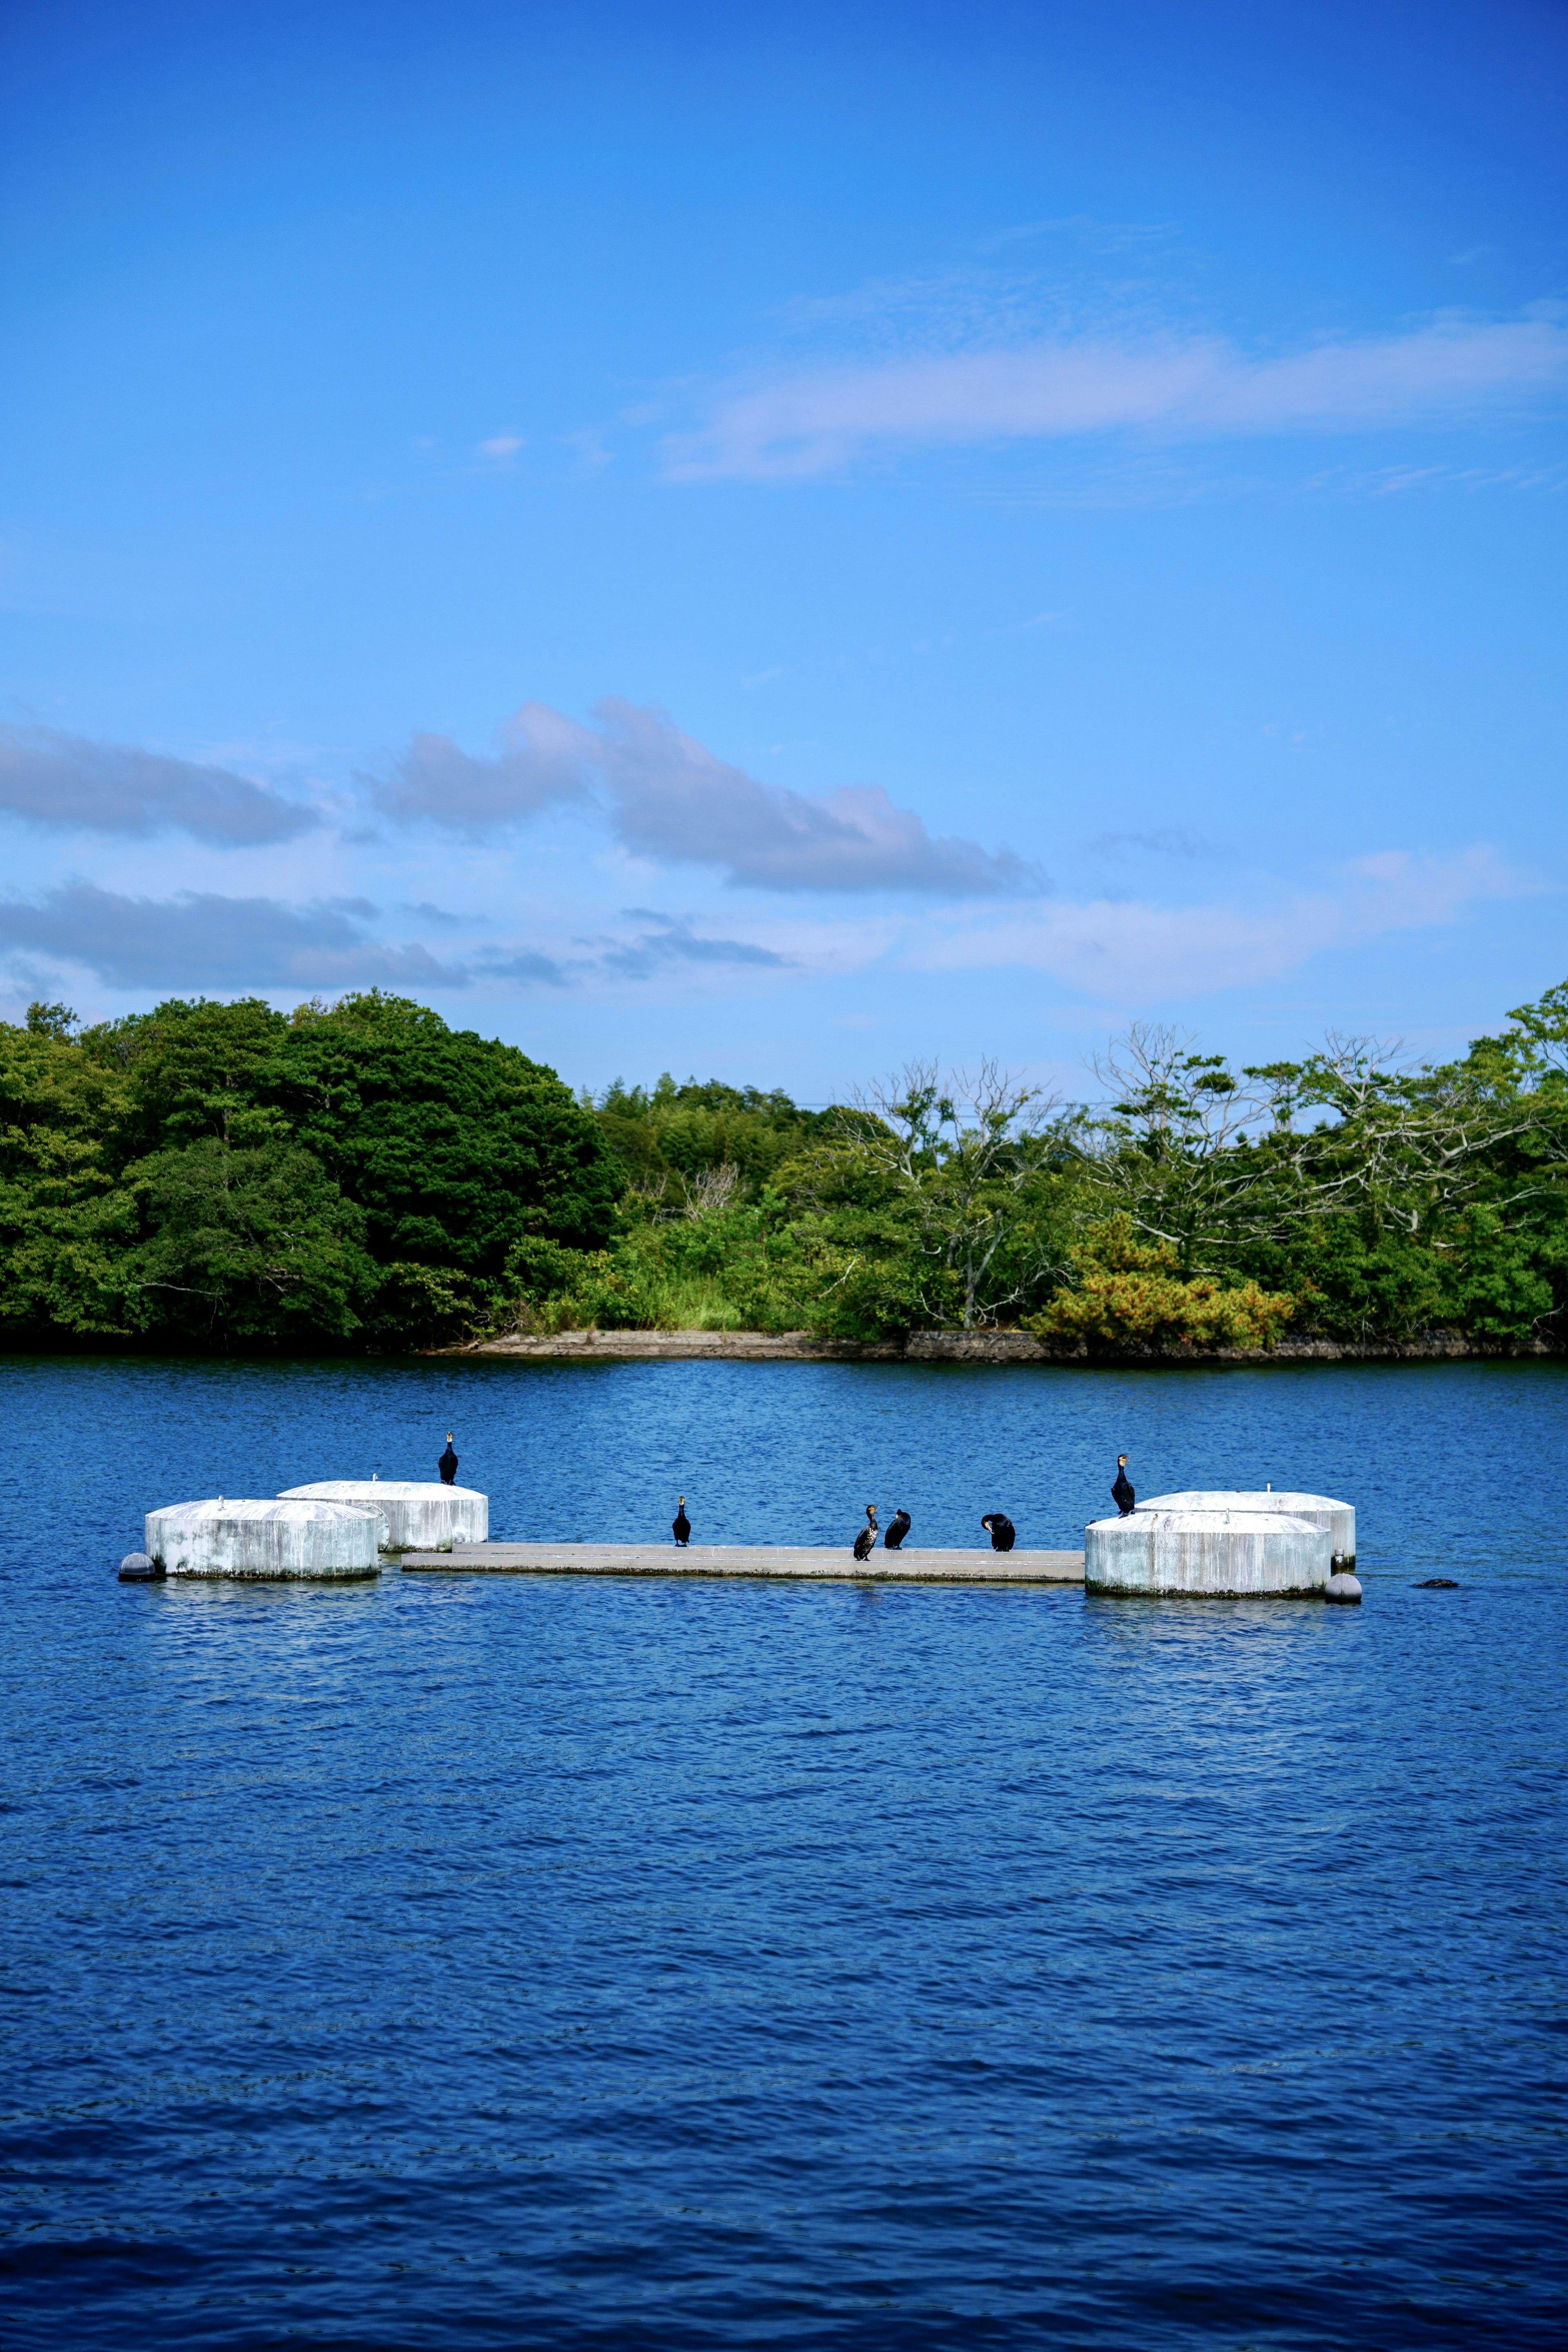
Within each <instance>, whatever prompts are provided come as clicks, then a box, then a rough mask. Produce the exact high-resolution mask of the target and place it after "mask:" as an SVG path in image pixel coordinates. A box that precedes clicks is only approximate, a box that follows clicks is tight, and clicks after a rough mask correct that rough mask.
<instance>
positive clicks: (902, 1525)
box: [882, 1504, 910, 1551]
mask: <svg viewBox="0 0 1568 2352" xmlns="http://www.w3.org/2000/svg"><path fill="white" fill-rule="evenodd" d="M909 1531H910V1515H909V1513H908V1511H906V1510H905V1509H904V1508H903V1507H902V1505H901V1504H900V1507H899V1508H898V1509H897V1510H896V1511H895V1512H894V1513H893V1516H892V1517H891V1518H890V1519H889V1521H888V1532H887V1534H886V1535H885V1536H884V1537H883V1538H882V1545H883V1549H885V1550H887V1551H897V1550H898V1549H899V1546H900V1544H901V1543H902V1542H903V1539H904V1538H905V1537H906V1536H907V1535H908V1534H909Z"/></svg>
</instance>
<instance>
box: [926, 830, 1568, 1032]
mask: <svg viewBox="0 0 1568 2352" xmlns="http://www.w3.org/2000/svg"><path fill="white" fill-rule="evenodd" d="M1539 887H1541V886H1540V885H1538V884H1536V883H1534V882H1532V881H1531V880H1529V879H1527V878H1526V877H1523V876H1521V875H1518V874H1516V873H1514V872H1512V871H1511V870H1510V869H1509V868H1508V867H1506V866H1504V865H1503V864H1502V862H1501V860H1500V858H1499V857H1498V856H1497V855H1496V853H1495V852H1494V851H1493V850H1491V849H1489V848H1487V847H1485V846H1478V847H1475V848H1471V849H1468V850H1464V851H1460V852H1458V853H1454V854H1449V855H1438V854H1436V853H1434V852H1430V851H1412V850H1404V849H1394V850H1384V851H1381V852H1379V853H1377V854H1375V855H1373V856H1367V857H1361V858H1356V859H1352V861H1351V862H1350V863H1349V864H1348V865H1346V866H1344V867H1343V868H1342V880H1341V881H1340V882H1339V883H1338V885H1337V887H1329V888H1323V889H1318V890H1295V891H1292V890H1288V889H1286V888H1284V887H1282V886H1279V885H1272V884H1269V883H1268V881H1267V880H1260V881H1258V882H1257V883H1255V885H1254V886H1253V899H1254V903H1252V904H1249V905H1237V904H1235V903H1232V904H1230V905H1218V906H1216V905H1212V904H1211V905H1208V906H1198V907H1161V906H1155V905H1152V904H1151V903H1150V902H1149V901H1147V900H1145V899H1137V898H1125V899H1100V900H1095V901H1091V902H1089V903H1088V904H1085V905H1072V904H1070V903H1068V902H1066V901H1062V900H1050V901H1047V902H1046V903H1044V904H1042V905H1041V906H1040V907H1039V908H1037V909H1031V911H1030V912H1029V913H1028V914H1027V915H1025V914H1022V913H1020V914H1016V915H1008V916H1004V917H1000V918H998V917H991V918H989V919H984V921H983V920H982V919H979V918H977V917H976V916H973V915H957V914H955V915H953V916H951V917H939V918H936V919H934V920H933V922H932V924H931V926H930V927H929V928H928V929H926V930H924V931H923V932H922V934H921V938H920V939H919V940H917V941H915V942H914V943H913V944H912V945H911V946H910V947H909V948H908V949H907V950H905V953H904V957H903V961H906V962H908V963H910V965H912V966H913V967H914V968H915V969H917V970H920V971H975V970H979V969H984V968H985V967H987V966H991V965H1006V966H1014V967H1022V968H1025V969H1030V970H1034V971H1047V972H1049V973H1051V974H1052V975H1053V977H1055V978H1056V979H1058V980H1063V981H1068V982H1072V983H1073V984H1074V985H1075V986H1077V987H1079V988H1086V989H1092V990H1094V991H1096V992H1098V993H1099V994H1100V996H1101V998H1102V999H1103V1000H1104V1001H1105V1002H1107V1003H1117V1004H1121V1005H1129V1004H1138V1003H1146V1002H1148V1001H1150V1000H1152V999H1158V998H1161V997H1166V996H1175V995H1184V996H1185V995H1207V994H1213V993H1214V992H1216V991H1218V990H1220V989H1226V988H1237V987H1242V986H1246V985H1247V984H1248V983H1250V982H1257V981H1262V980H1271V979H1274V978H1277V977H1278V976H1279V974H1280V973H1281V972H1286V971H1293V970H1295V969H1296V967H1297V966H1298V965H1300V964H1302V963H1305V962H1306V961H1308V960H1309V958H1310V957H1311V956H1313V955H1317V954H1320V953H1321V951H1322V950H1324V949H1326V948H1331V947H1336V946H1341V945H1347V944H1349V943H1350V942H1352V941H1353V940H1363V939H1368V938H1372V937H1373V936H1375V935H1376V934H1377V933H1379V932H1384V931H1400V930H1422V929H1429V928H1432V927H1434V926H1436V925H1438V924H1441V923H1445V922H1451V921H1453V920H1455V919H1458V918H1459V917H1461V916H1463V915H1465V914H1467V913H1468V911H1469V910H1470V909H1471V908H1473V907H1474V906H1476V905H1477V904H1479V903H1480V902H1482V901H1484V900H1487V899H1491V898H1516V897H1520V896H1522V895H1524V894H1526V893H1528V892H1531V891H1532V890H1535V889H1537V888H1539Z"/></svg>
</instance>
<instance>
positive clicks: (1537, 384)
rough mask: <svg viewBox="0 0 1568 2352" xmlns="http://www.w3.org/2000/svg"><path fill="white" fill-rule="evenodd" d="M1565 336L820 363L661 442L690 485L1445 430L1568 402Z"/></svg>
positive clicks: (1054, 344)
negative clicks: (892, 457)
mask: <svg viewBox="0 0 1568 2352" xmlns="http://www.w3.org/2000/svg"><path fill="white" fill-rule="evenodd" d="M1564 385H1568V327H1565V326H1564V325H1563V324H1562V323H1561V322H1559V321H1558V320H1555V319H1552V318H1526V319H1521V320H1509V321H1503V322H1500V323H1492V324H1488V323H1483V322H1479V321H1476V320H1466V319H1448V320H1436V322H1434V323H1433V324H1431V325H1428V326H1426V327H1421V328H1415V329H1413V330H1411V331H1408V332H1407V333H1404V334H1396V335H1384V336H1367V337H1363V338H1361V339H1358V340H1342V341H1338V342H1326V343H1321V344H1319V345H1317V346H1316V347H1315V348H1313V349H1311V350H1309V351H1304V352H1295V353H1292V354H1290V355H1289V356H1285V357H1279V358H1268V357H1257V356H1253V355H1249V354H1248V353H1247V352H1243V351H1241V350H1239V349H1238V348H1237V346H1236V345H1235V344H1233V343H1229V342H1226V341H1224V340H1223V339H1221V338H1218V337H1204V338H1194V337H1185V338H1184V337H1178V336H1166V337H1163V338H1157V339H1151V340H1142V341H1135V340H1132V339H1131V338H1126V337H1117V336H1110V335H1101V336H1082V337H1078V338H1062V339H1058V340H1054V341H1033V342H1030V343H1028V344H1026V345H1022V346H1016V347H1012V348H1007V349H987V350H977V351H972V352H959V353H936V354H928V355H922V356H917V357H913V358H905V359H898V360H890V361H879V362H868V363H861V364H855V363H850V364H847V365H842V366H837V367H830V368H822V369H816V370H812V371H808V372H805V373H794V374H789V375H783V376H779V377H776V378H774V379H773V381H771V382H763V383H754V384H751V385H746V386H742V387H740V388H737V389H735V390H732V391H730V392H728V393H726V394H722V395H721V397H720V398H719V399H718V400H717V401H716V402H715V403H714V405H713V407H712V409H711V411H710V415H709V416H708V418H707V420H706V422H705V423H704V424H703V425H700V427H699V428H698V429H697V430H696V431H695V432H691V433H687V434H680V435H675V436H671V437H670V438H669V439H668V440H667V442H666V444H665V450H664V457H665V471H666V473H667V475H668V478H671V479H673V480H677V481H685V482H699V481H718V480H751V481H787V480H799V479H807V478H812V477H814V476H817V475H823V474H831V473H837V472H841V471H843V470H844V469H845V468H847V467H849V466H851V465H852V464H853V463H854V462H855V461H856V460H857V459H859V458H862V457H868V456H872V455H875V454H878V453H884V454H886V453H893V452H897V451H899V450H901V449H912V448H918V447H922V446H923V447H932V446H963V445H966V444H968V445H974V444H983V443H988V442H989V443H994V442H1002V441H1016V440H1053V439H1061V438H1065V437H1068V436H1081V435H1086V434H1097V433H1100V434H1103V433H1117V432H1121V433H1128V432H1133V433H1139V434H1142V435H1144V436H1158V437H1161V438H1163V439H1166V440H1196V439H1206V438H1215V437H1220V436H1247V435H1257V434H1270V433H1274V434H1278V433H1301V432H1348V431H1354V430H1359V429H1364V428H1368V427H1376V426H1388V425H1413V424H1421V423H1434V422H1441V421H1444V420H1446V419H1448V418H1451V417H1458V416H1466V415H1472V414H1474V413H1475V412H1476V411H1477V410H1478V409H1484V408H1489V407H1497V406H1499V405H1506V404H1521V403H1528V402H1530V401H1532V400H1537V399H1540V398H1541V397H1542V396H1544V395H1548V394H1560V393H1561V392H1562V391H1563V387H1564Z"/></svg>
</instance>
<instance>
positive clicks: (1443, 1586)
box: [1415, 1576, 1459, 1592]
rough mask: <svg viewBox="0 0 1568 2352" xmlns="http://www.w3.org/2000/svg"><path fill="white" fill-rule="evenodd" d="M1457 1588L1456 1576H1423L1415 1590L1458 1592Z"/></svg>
mask: <svg viewBox="0 0 1568 2352" xmlns="http://www.w3.org/2000/svg"><path fill="white" fill-rule="evenodd" d="M1458 1589H1459V1580H1458V1577H1456V1576H1424V1577H1423V1578H1422V1580H1421V1581H1420V1583H1419V1584H1418V1585H1417V1586H1416V1588H1415V1590H1416V1591H1417V1592H1458Z"/></svg>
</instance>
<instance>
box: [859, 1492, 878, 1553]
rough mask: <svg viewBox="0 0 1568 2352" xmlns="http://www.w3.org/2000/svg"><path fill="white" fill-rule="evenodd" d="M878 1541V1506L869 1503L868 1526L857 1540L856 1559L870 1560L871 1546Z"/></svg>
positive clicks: (867, 1511)
mask: <svg viewBox="0 0 1568 2352" xmlns="http://www.w3.org/2000/svg"><path fill="white" fill-rule="evenodd" d="M876 1540H877V1506H876V1504H875V1503H868V1504H867V1506H866V1525H865V1526H864V1527H863V1528H861V1530H860V1532H859V1534H858V1536H857V1537H856V1538H855V1557H856V1559H869V1558H870V1556H871V1546H872V1545H873V1544H874V1543H875V1542H876Z"/></svg>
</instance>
